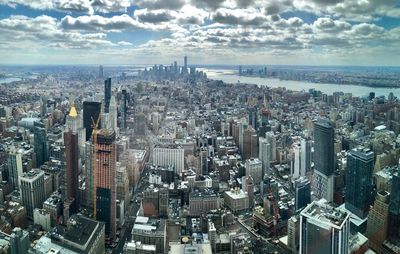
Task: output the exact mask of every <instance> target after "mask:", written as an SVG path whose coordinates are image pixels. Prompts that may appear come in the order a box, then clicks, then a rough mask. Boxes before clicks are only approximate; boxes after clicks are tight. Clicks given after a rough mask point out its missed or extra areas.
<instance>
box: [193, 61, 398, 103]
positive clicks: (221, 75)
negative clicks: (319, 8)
mask: <svg viewBox="0 0 400 254" xmlns="http://www.w3.org/2000/svg"><path fill="white" fill-rule="evenodd" d="M199 70H202V71H205V72H206V73H207V77H208V78H210V79H215V80H222V81H224V82H225V83H238V82H240V83H247V84H255V85H259V86H269V87H285V88H286V89H289V90H294V91H303V90H305V91H308V90H309V89H312V88H314V89H316V90H319V91H322V92H323V93H326V94H332V93H334V92H339V91H340V92H344V93H351V94H353V96H359V97H362V96H368V95H369V93H370V92H375V95H376V96H381V95H385V96H386V97H387V96H388V95H389V93H390V92H393V94H394V95H395V96H396V97H398V98H400V88H373V87H367V86H359V85H338V84H324V83H311V82H306V81H294V80H279V79H273V78H259V77H243V76H239V75H238V73H237V71H235V70H223V69H208V68H199Z"/></svg>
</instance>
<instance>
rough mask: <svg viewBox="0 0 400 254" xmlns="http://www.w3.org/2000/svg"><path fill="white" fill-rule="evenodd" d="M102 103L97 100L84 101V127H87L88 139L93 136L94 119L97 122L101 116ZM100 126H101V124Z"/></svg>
mask: <svg viewBox="0 0 400 254" xmlns="http://www.w3.org/2000/svg"><path fill="white" fill-rule="evenodd" d="M100 112H101V103H100V102H96V101H84V102H83V127H84V128H85V129H86V141H88V140H89V139H90V138H91V137H92V132H93V127H92V121H94V122H96V121H97V119H98V118H99V116H100ZM99 125H101V121H99ZM99 127H100V126H99Z"/></svg>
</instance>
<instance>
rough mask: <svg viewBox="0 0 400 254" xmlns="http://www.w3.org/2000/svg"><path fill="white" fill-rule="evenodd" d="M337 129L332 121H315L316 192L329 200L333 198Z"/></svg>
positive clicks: (317, 195) (319, 196) (314, 186)
mask: <svg viewBox="0 0 400 254" xmlns="http://www.w3.org/2000/svg"><path fill="white" fill-rule="evenodd" d="M334 142H335V130H334V128H333V125H332V122H330V121H328V120H325V119H320V120H318V121H317V122H315V123H314V183H313V188H314V194H315V196H316V197H317V198H324V199H326V200H327V201H328V202H331V201H332V200H333V187H334V182H333V181H334V178H333V174H334V171H335V153H334Z"/></svg>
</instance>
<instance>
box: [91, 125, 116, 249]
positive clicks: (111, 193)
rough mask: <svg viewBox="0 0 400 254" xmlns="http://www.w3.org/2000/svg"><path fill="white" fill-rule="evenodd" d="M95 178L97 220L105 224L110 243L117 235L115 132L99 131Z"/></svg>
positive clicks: (95, 151) (95, 148)
mask: <svg viewBox="0 0 400 254" xmlns="http://www.w3.org/2000/svg"><path fill="white" fill-rule="evenodd" d="M94 154H95V156H94V157H95V160H94V162H93V163H94V165H93V166H94V167H95V170H94V174H95V175H94V178H95V187H96V211H97V212H96V213H97V216H96V219H97V220H99V221H103V222H104V223H105V226H106V228H105V232H106V233H105V234H106V238H107V239H108V240H109V241H111V242H112V241H113V240H114V239H115V234H116V195H117V193H116V192H117V189H116V163H117V161H116V155H117V149H116V145H115V132H114V131H112V130H107V129H100V130H98V131H97V142H96V144H95V147H94Z"/></svg>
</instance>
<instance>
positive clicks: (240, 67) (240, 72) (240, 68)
mask: <svg viewBox="0 0 400 254" xmlns="http://www.w3.org/2000/svg"><path fill="white" fill-rule="evenodd" d="M239 76H242V66H241V65H239Z"/></svg>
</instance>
